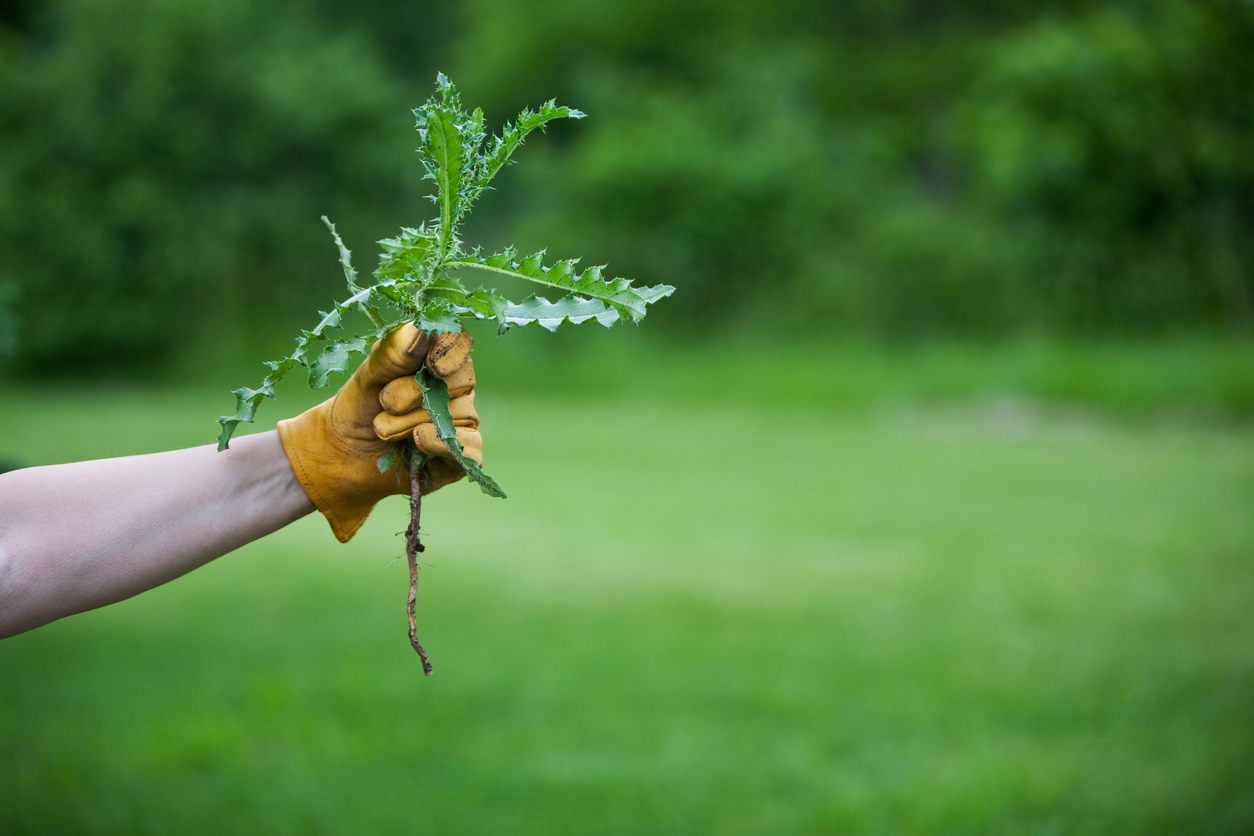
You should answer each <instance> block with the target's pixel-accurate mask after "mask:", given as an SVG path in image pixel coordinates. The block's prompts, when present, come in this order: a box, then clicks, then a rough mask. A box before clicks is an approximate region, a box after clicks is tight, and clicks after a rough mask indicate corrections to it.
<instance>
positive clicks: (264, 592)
mask: <svg viewBox="0 0 1254 836" xmlns="http://www.w3.org/2000/svg"><path fill="white" fill-rule="evenodd" d="M437 71H443V72H445V73H447V74H448V75H449V76H450V77H451V78H452V79H453V81H454V82H455V83H456V84H457V85H458V86H459V88H460V89H461V91H462V95H463V99H464V100H465V101H466V102H467V103H469V104H470V105H472V106H474V105H479V106H482V107H483V108H484V110H485V111H486V113H487V116H488V120H489V123H490V124H491V125H492V126H493V127H494V128H497V127H499V126H500V125H501V123H503V122H504V121H505V120H506V119H509V118H511V117H513V116H514V115H515V114H516V113H517V111H518V110H520V109H521V108H522V107H524V106H529V105H530V106H534V105H536V104H538V103H540V102H542V101H544V100H547V99H549V98H554V97H555V98H556V99H557V100H558V102H559V103H561V104H567V105H571V106H574V107H578V108H580V109H582V110H584V111H585V112H587V113H588V114H589V118H587V119H585V120H582V121H579V122H571V123H561V124H555V125H554V126H553V127H552V128H551V129H550V130H549V131H548V133H547V134H546V135H543V136H537V137H535V138H534V139H532V140H530V141H529V142H528V144H527V145H526V146H525V147H524V148H523V149H522V150H521V151H520V152H519V153H518V155H517V156H516V160H517V161H518V165H516V166H514V167H512V168H510V169H508V170H506V172H504V173H503V174H502V175H501V176H500V177H499V178H498V180H497V183H496V189H497V190H496V192H495V193H493V194H492V195H490V196H488V197H487V198H485V199H484V200H483V201H482V202H481V203H480V205H479V206H478V207H477V210H476V215H475V216H474V217H473V218H472V220H471V221H470V223H469V225H468V227H467V228H466V230H465V235H464V237H465V238H466V239H467V240H468V241H469V242H471V243H474V244H482V245H484V246H503V245H506V244H515V245H517V246H519V247H520V248H521V249H525V250H528V251H531V250H536V249H541V248H545V247H547V248H548V250H549V252H550V253H551V254H553V255H554V256H558V257H570V256H582V257H583V258H584V261H585V263H608V264H609V265H610V268H611V271H612V272H613V273H614V274H615V275H623V276H630V277H633V278H634V279H636V280H637V281H638V282H640V283H643V284H656V283H663V282H664V283H667V284H671V285H674V286H675V287H676V288H677V290H676V292H675V294H674V296H673V297H671V298H668V299H666V300H664V301H663V302H661V303H659V304H657V305H656V306H655V307H654V308H653V309H652V311H651V315H650V316H649V318H648V320H647V321H646V322H645V323H643V324H642V325H641V326H640V327H639V328H638V329H627V328H620V329H616V330H614V331H605V330H604V329H600V328H599V327H598V326H595V325H588V326H584V327H583V328H580V329H569V332H563V333H560V334H557V335H549V334H547V333H544V332H540V331H538V329H537V330H535V331H534V332H531V331H524V332H512V333H510V334H508V335H506V336H504V337H502V338H500V339H497V338H495V337H494V336H492V333H491V329H482V330H480V331H477V332H476V334H477V336H478V342H477V344H476V356H477V358H478V359H477V368H478V369H479V377H480V381H479V392H480V395H479V400H480V405H481V407H482V410H481V411H482V413H483V416H484V419H485V435H486V436H487V439H488V457H489V458H488V463H489V465H490V466H489V471H490V472H492V473H493V475H494V476H497V477H498V478H499V480H500V481H501V482H502V483H503V484H504V485H505V487H506V489H507V490H508V491H510V493H511V499H510V500H508V502H505V503H499V504H498V503H494V502H492V501H490V500H488V499H486V498H483V497H481V496H479V495H478V493H477V492H476V491H474V490H473V489H471V488H468V487H466V486H464V485H462V486H456V487H453V488H450V489H448V490H447V491H444V492H442V493H441V494H440V495H438V496H436V497H434V498H433V499H432V500H431V502H430V503H429V506H430V511H429V514H428V516H426V517H425V518H424V519H425V522H426V528H427V529H428V530H429V534H428V537H429V542H430V544H431V545H430V549H429V550H428V552H427V554H426V557H427V558H428V561H429V566H428V567H427V568H426V569H424V576H423V581H422V584H421V585H420V603H419V618H420V625H422V627H423V629H422V631H421V632H420V635H421V636H422V637H423V639H424V643H425V644H426V646H427V647H428V648H429V649H430V650H431V651H432V655H433V660H434V662H435V664H436V668H437V674H436V676H435V677H433V678H432V679H430V680H423V679H422V677H421V673H420V668H419V666H418V663H417V661H416V659H415V658H413V654H412V651H410V650H409V648H408V642H407V641H406V638H405V617H404V612H403V605H404V593H405V590H406V579H405V568H404V565H403V564H404V561H403V560H402V561H400V562H399V563H395V562H392V558H393V557H395V556H396V555H397V554H399V553H400V551H401V549H402V547H403V546H402V544H401V543H400V542H399V540H397V539H396V538H395V537H394V536H393V533H394V532H395V531H399V530H401V529H403V527H404V525H405V511H404V507H403V503H402V502H401V501H400V500H390V501H388V502H385V503H384V504H383V505H382V506H381V507H380V509H379V510H378V511H377V512H376V514H375V518H374V519H373V520H372V522H371V524H370V525H368V526H367V527H366V529H365V530H364V531H363V533H362V535H361V536H359V537H358V538H357V539H355V540H354V541H353V543H351V544H349V545H348V546H343V547H341V546H339V545H337V544H336V543H335V542H334V541H333V540H332V538H331V537H330V536H329V534H328V533H327V532H326V531H325V530H324V529H325V524H324V523H323V522H322V521H321V520H320V519H307V520H304V521H302V522H301V523H298V524H297V525H294V526H292V527H290V528H289V529H287V530H285V531H283V532H281V533H279V534H277V535H274V536H272V537H270V538H267V539H266V540H265V541H262V542H259V543H257V544H254V545H252V546H249V547H247V548H246V549H244V550H242V551H241V552H240V553H237V554H235V555H232V556H230V557H228V558H225V559H223V560H221V561H218V563H216V564H214V565H211V566H209V567H206V568H205V569H203V570H200V571H198V572H196V573H194V574H193V575H192V576H189V577H187V578H184V579H181V580H179V581H176V582H175V583H172V584H169V585H167V586H166V587H163V588H162V589H159V590H155V591H153V592H150V593H147V594H145V595H143V596H140V597H139V598H137V599H134V600H132V601H129V602H125V603H123V604H120V605H116V606H114V607H111V608H108V609H105V610H102V611H98V612H95V613H90V614H86V615H82V616H76V617H74V618H72V619H68V620H66V621H63V622H60V623H57V624H54V625H51V626H48V627H45V628H42V629H40V630H38V631H35V632H34V633H31V634H27V635H24V636H21V637H17V638H14V639H10V640H7V641H5V642H4V643H3V644H0V832H5V833H10V832H11V833H27V832H29V833H48V832H84V833H111V832H118V833H147V832H151V833H169V832H184V833H199V832H206V833H209V832H214V833H218V832H223V831H228V832H259V833H260V832H264V833H284V832H292V833H310V832H314V833H350V832H361V831H363V830H366V831H368V832H369V831H374V830H380V829H382V828H384V827H404V828H408V829H419V830H429V831H430V832H436V833H463V832H464V833H553V832H596V833H639V832H657V833H776V832H777V833H838V832H841V833H843V832H912V833H953V832H963V833H970V832H998V833H1004V832H1014V833H1051V834H1053V833H1166V832H1181V833H1183V832H1188V833H1203V832H1205V833H1249V832H1251V831H1254V783H1252V782H1251V780H1250V776H1251V775H1252V774H1254V714H1252V713H1251V706H1254V615H1252V614H1251V613H1254V513H1252V512H1251V509H1254V429H1252V427H1254V425H1252V424H1251V417H1252V416H1254V235H1252V234H1251V233H1252V232H1254V5H1252V4H1251V3H1249V2H1247V1H1246V0H1196V2H1194V1H1193V0H1145V2H1090V3H1077V2H1072V0H1058V1H1057V2H1055V0H1036V2H1031V3H1029V2H1020V0H970V1H969V2H965V3H960V4H938V3H935V2H929V1H928V0H854V2H849V3H844V4H819V3H808V2H793V0H776V2H773V3H757V2H736V3H729V2H701V1H700V0H668V2H658V1H657V0H637V2H633V3H594V2H589V0H552V1H551V2H545V3H530V2H507V0H457V2H445V3H435V2H406V3H400V2H384V0H356V2H353V3H342V2H334V0H307V2H287V1H286V0H248V2H246V1H245V0H125V2H123V0H3V2H0V358H2V359H0V395H2V402H3V405H4V408H3V409H2V410H0V468H4V469H7V468H12V467H17V466H26V465H39V464H49V463H55V462H62V461H72V460H79V459H86V458H99V457H104V456H112V455H127V454H134V453H142V452H150V451H155V450H162V449H170V448H172V447H176V446H186V445H192V444H202V443H208V442H209V441H211V440H212V439H213V438H214V436H215V434H216V430H217V425H216V424H215V423H214V418H215V417H216V416H217V415H219V414H221V413H223V412H226V411H229V410H230V408H231V405H232V398H231V396H230V395H229V394H227V393H228V391H229V390H230V389H233V388H235V387H237V386H240V385H255V384H256V382H257V380H258V379H259V378H260V376H261V373H262V371H263V370H262V369H261V366H260V363H261V361H262V360H264V359H269V358H271V357H274V356H279V355H281V354H282V353H284V352H285V351H286V350H288V348H289V346H290V343H291V340H292V337H293V336H294V334H295V329H297V328H300V327H309V326H310V324H311V323H312V322H313V317H314V312H315V311H316V310H318V309H326V306H327V305H328V303H329V300H331V299H333V298H337V297H338V296H339V295H341V293H342V285H343V277H342V274H341V273H340V270H339V266H338V264H337V263H336V260H335V252H334V248H333V246H332V243H331V241H330V239H329V236H328V235H327V233H326V230H325V229H324V228H323V226H322V224H321V223H320V222H319V221H318V217H319V216H320V215H323V214H326V215H329V216H330V217H331V218H332V219H333V220H334V221H336V222H337V224H338V226H339V228H340V230H341V232H342V233H344V237H345V240H346V243H347V244H348V245H349V247H350V248H352V249H353V250H354V252H355V254H356V264H357V267H358V269H359V270H362V271H369V269H371V268H372V266H373V263H374V259H375V257H376V252H377V248H376V246H375V244H374V241H376V240H377V239H378V238H381V237H384V236H385V235H391V234H393V233H395V231H396V229H397V228H398V227H400V226H402V225H407V226H412V225H417V224H418V223H419V222H421V221H423V220H425V219H427V217H428V216H429V215H430V214H431V212H430V204H429V203H427V201H426V200H425V199H424V197H423V195H424V194H425V193H426V189H425V188H424V184H422V183H421V182H420V176H421V170H420V168H419V167H418V166H417V164H416V160H415V157H414V153H413V150H412V149H413V147H414V145H415V141H414V135H413V134H412V133H411V131H412V121H413V120H412V117H411V115H410V113H409V110H410V108H412V107H414V106H415V105H417V104H419V103H420V102H421V101H423V100H424V99H425V98H426V97H427V96H429V95H430V94H431V92H432V90H433V86H434V84H433V82H434V78H435V74H436V72H437ZM289 383H290V385H288V384H285V385H284V387H282V388H281V390H280V397H279V399H278V400H277V401H276V402H267V403H266V404H265V405H263V407H262V409H261V413H260V420H259V425H258V429H267V428H269V427H270V426H272V422H273V421H274V420H277V419H278V418H281V417H284V416H287V415H290V414H293V413H294V412H295V411H297V410H299V409H303V408H305V407H306V406H308V405H311V404H313V403H316V402H317V401H318V400H320V399H321V398H322V397H324V396H325V393H323V394H313V393H309V392H306V391H303V384H302V383H300V382H299V381H296V380H293V381H290V382H289ZM463 532H468V533H463Z"/></svg>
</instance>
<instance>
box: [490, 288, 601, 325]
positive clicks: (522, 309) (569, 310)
mask: <svg viewBox="0 0 1254 836" xmlns="http://www.w3.org/2000/svg"><path fill="white" fill-rule="evenodd" d="M503 315H504V319H505V323H506V325H531V324H532V323H534V324H536V325H539V326H540V327H541V328H547V329H548V330H550V331H556V330H557V327H558V326H559V325H561V324H562V323H563V322H569V323H571V324H572V325H580V324H582V323H584V322H587V321H588V320H590V319H591V320H595V321H596V322H599V323H601V324H602V325H604V326H605V327H606V328H608V327H610V326H611V325H613V324H614V323H615V322H618V319H619V316H618V311H616V310H615V309H613V308H611V307H609V306H607V305H606V304H605V303H604V302H602V301H601V300H599V299H581V298H579V297H578V296H566V297H564V298H562V299H559V300H558V301H556V302H550V301H549V300H548V299H545V298H544V297H542V296H532V297H530V298H528V299H524V300H523V301H522V302H521V303H519V304H514V303H513V302H510V303H508V304H506V306H505V310H504V311H503Z"/></svg>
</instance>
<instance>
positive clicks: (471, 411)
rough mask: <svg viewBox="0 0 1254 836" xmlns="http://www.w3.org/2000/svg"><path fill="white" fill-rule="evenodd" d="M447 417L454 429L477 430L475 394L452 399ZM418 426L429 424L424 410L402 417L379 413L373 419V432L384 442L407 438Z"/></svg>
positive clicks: (416, 410)
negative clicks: (449, 418)
mask: <svg viewBox="0 0 1254 836" xmlns="http://www.w3.org/2000/svg"><path fill="white" fill-rule="evenodd" d="M448 411H449V415H451V416H452V418H453V426H454V427H464V428H467V429H472V430H477V429H479V413H477V412H476V411H475V393H474V392H473V391H472V392H471V393H470V394H468V395H462V396H461V397H460V398H453V400H451V401H449V403H448ZM419 424H431V414H430V413H429V412H427V410H425V409H421V408H420V409H414V410H411V411H409V412H406V413H405V414H404V415H393V414H392V413H390V412H380V413H379V414H378V415H376V416H375V417H374V432H375V435H377V436H378V437H379V438H381V439H383V440H384V441H397V440H399V439H402V438H404V437H405V436H407V435H408V434H409V433H410V431H411V430H413V429H414V427H416V426H418V425H419Z"/></svg>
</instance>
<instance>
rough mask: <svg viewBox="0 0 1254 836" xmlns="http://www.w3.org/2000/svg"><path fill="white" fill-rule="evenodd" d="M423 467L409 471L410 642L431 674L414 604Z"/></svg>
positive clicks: (412, 468) (407, 541)
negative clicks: (419, 634) (420, 639)
mask: <svg viewBox="0 0 1254 836" xmlns="http://www.w3.org/2000/svg"><path fill="white" fill-rule="evenodd" d="M420 474H421V468H417V467H411V468H410V471H409V528H407V529H406V530H405V556H406V557H408V558H409V605H408V606H407V608H406V609H407V610H408V612H409V643H410V644H412V645H413V646H414V650H415V651H417V653H418V658H419V659H421V660H422V672H423V674H424V675H425V676H430V675H431V671H432V670H433V668H432V667H431V660H430V659H428V658H427V651H425V650H423V649H422V642H420V641H418V616H417V615H416V614H415V612H414V604H415V602H417V600H418V554H419V552H422V551H425V549H424V548H423V545H422V543H420V542H419V541H418V524H419V522H420V520H421V518H422V476H421V475H420Z"/></svg>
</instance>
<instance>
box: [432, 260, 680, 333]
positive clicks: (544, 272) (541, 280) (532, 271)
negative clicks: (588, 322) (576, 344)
mask: <svg viewBox="0 0 1254 836" xmlns="http://www.w3.org/2000/svg"><path fill="white" fill-rule="evenodd" d="M517 255H518V254H517V252H516V251H515V250H514V249H513V248H512V247H511V248H509V249H507V250H505V251H504V252H500V253H496V254H494V255H489V256H484V255H482V254H480V253H479V252H478V251H476V252H474V253H471V254H470V255H467V256H463V257H461V258H457V259H454V260H452V261H451V262H450V263H449V266H450V267H474V268H477V269H480V270H487V271H490V272H493V273H497V274H500V275H505V276H514V277H515V278H519V279H526V280H527V281H530V282H535V283H537V284H543V285H548V286H549V287H556V288H559V289H561V290H565V291H567V292H569V293H573V294H575V295H577V296H583V297H585V298H588V299H598V300H600V301H602V302H604V303H605V304H606V305H608V306H609V307H611V308H613V309H614V310H616V311H617V312H618V313H619V314H620V315H621V316H622V317H623V318H624V319H627V320H630V321H631V322H639V321H640V320H641V319H644V315H645V313H646V308H647V306H648V305H650V304H652V303H653V302H656V301H657V300H658V299H661V298H663V297H665V296H669V295H670V294H672V293H674V292H675V288H673V287H671V286H670V285H665V284H660V285H656V286H654V287H641V288H636V287H632V286H631V282H629V281H627V280H626V279H609V280H606V279H604V278H602V276H601V270H602V269H603V268H601V267H589V268H588V269H587V270H584V271H583V272H581V273H577V272H576V271H575V264H576V263H577V260H575V259H568V260H566V261H559V262H557V263H556V264H554V265H552V266H551V267H545V266H544V252H543V251H541V252H538V253H535V254H534V255H529V256H526V257H524V258H522V259H521V260H519V259H518V258H517Z"/></svg>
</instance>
